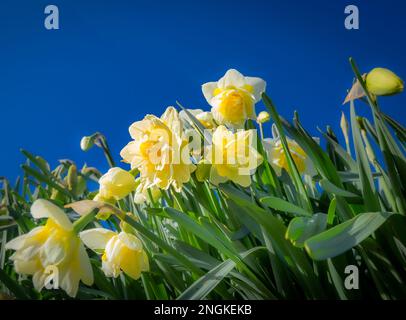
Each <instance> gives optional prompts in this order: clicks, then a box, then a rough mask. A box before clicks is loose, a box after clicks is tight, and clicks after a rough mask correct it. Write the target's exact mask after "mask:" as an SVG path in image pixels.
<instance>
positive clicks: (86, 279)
mask: <svg viewBox="0 0 406 320" xmlns="http://www.w3.org/2000/svg"><path fill="white" fill-rule="evenodd" d="M79 262H80V278H81V279H82V281H83V283H84V284H86V285H88V286H91V285H92V284H93V281H94V278H93V269H92V265H91V264H90V259H89V256H88V255H87V252H86V249H85V247H84V246H83V244H81V243H80V244H79Z"/></svg>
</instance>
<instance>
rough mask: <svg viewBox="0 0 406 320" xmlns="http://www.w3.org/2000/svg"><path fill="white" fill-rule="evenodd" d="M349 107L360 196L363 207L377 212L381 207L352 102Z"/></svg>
mask: <svg viewBox="0 0 406 320" xmlns="http://www.w3.org/2000/svg"><path fill="white" fill-rule="evenodd" d="M350 106H351V129H352V136H353V139H354V149H355V154H356V155H357V163H358V172H359V175H360V180H361V186H362V195H363V198H364V203H365V207H366V208H367V210H370V211H379V210H381V207H380V205H379V201H378V194H377V192H376V189H375V185H374V179H373V177H372V172H371V167H370V164H369V162H368V157H367V154H366V151H365V147H364V143H363V142H362V138H361V133H360V129H359V124H358V122H357V119H356V117H357V116H356V114H355V109H354V101H351V102H350Z"/></svg>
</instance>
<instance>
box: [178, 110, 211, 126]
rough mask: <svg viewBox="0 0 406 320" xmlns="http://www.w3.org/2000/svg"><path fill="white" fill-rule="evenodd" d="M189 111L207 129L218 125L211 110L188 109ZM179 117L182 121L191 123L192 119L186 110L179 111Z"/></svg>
mask: <svg viewBox="0 0 406 320" xmlns="http://www.w3.org/2000/svg"><path fill="white" fill-rule="evenodd" d="M188 111H189V112H190V113H191V114H192V115H194V116H195V118H196V119H197V120H199V122H200V123H201V124H202V125H203V127H205V128H206V129H214V128H215V127H217V125H216V123H215V122H214V119H213V115H212V114H211V112H207V111H203V110H201V109H188ZM179 117H180V118H181V119H182V121H184V122H186V123H190V119H189V117H188V115H187V114H186V112H185V111H183V110H182V111H181V112H179Z"/></svg>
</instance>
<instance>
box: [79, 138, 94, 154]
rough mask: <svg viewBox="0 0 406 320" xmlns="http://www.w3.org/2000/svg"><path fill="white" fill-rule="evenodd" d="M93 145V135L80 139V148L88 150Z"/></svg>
mask: <svg viewBox="0 0 406 320" xmlns="http://www.w3.org/2000/svg"><path fill="white" fill-rule="evenodd" d="M93 145H94V138H93V136H84V137H83V138H82V140H80V148H81V149H82V150H83V151H87V150H89V149H90V148H91V147H93Z"/></svg>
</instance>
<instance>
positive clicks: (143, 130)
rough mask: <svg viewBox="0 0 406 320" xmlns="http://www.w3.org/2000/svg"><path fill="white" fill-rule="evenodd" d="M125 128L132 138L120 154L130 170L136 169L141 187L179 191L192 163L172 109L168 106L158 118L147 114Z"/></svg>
mask: <svg viewBox="0 0 406 320" xmlns="http://www.w3.org/2000/svg"><path fill="white" fill-rule="evenodd" d="M129 131H130V135H131V137H132V138H133V139H134V140H133V141H131V142H130V143H129V144H128V145H127V146H126V147H124V149H123V150H121V153H120V154H121V157H122V158H123V159H124V162H127V163H130V164H131V168H132V169H134V168H136V169H138V170H139V171H140V177H141V179H142V185H143V188H145V189H147V188H149V187H151V186H157V187H158V188H161V189H168V188H169V187H170V186H173V187H174V188H175V190H177V191H180V190H181V189H182V186H183V184H184V183H187V182H188V181H189V180H190V174H191V173H192V172H193V171H194V170H195V165H194V164H193V163H192V161H191V158H190V152H189V148H188V141H187V139H186V138H185V136H184V132H183V125H182V121H181V120H180V118H179V114H178V112H177V111H176V109H175V108H173V107H168V108H167V109H166V111H165V113H164V114H163V115H162V116H161V118H158V117H156V116H154V115H147V116H146V117H145V118H144V120H142V121H138V122H135V123H133V124H132V125H131V126H130V129H129Z"/></svg>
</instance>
